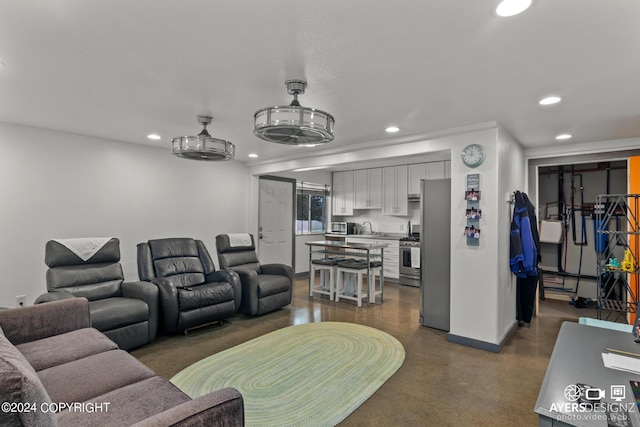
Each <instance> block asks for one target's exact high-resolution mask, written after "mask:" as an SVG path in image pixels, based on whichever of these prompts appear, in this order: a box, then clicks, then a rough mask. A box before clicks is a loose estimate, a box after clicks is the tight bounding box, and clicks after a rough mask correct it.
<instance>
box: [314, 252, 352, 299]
mask: <svg viewBox="0 0 640 427" xmlns="http://www.w3.org/2000/svg"><path fill="white" fill-rule="evenodd" d="M343 260H344V258H320V259H314V260H312V261H311V271H310V272H309V296H313V294H314V293H315V294H321V295H329V300H333V296H334V294H335V292H336V269H337V266H338V262H340V261H343ZM316 270H317V271H319V272H320V282H319V283H316ZM327 273H328V274H329V284H328V286H327Z"/></svg>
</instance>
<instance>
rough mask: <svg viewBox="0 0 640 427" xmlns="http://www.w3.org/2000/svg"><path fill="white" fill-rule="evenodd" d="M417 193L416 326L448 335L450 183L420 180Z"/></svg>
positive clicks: (446, 180)
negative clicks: (417, 323) (417, 307)
mask: <svg viewBox="0 0 640 427" xmlns="http://www.w3.org/2000/svg"><path fill="white" fill-rule="evenodd" d="M420 190H421V193H420V225H421V231H420V272H421V283H420V324H421V325H423V326H428V327H430V328H436V329H441V330H444V331H449V311H450V305H451V292H450V285H449V283H450V268H451V260H450V254H451V180H450V179H434V180H425V179H423V180H422V182H421V184H420ZM461 197H462V196H461Z"/></svg>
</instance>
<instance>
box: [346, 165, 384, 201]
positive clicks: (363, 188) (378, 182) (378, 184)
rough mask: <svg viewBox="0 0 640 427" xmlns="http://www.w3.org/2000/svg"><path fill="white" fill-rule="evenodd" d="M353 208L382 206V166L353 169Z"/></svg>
mask: <svg viewBox="0 0 640 427" xmlns="http://www.w3.org/2000/svg"><path fill="white" fill-rule="evenodd" d="M353 182H354V187H355V200H354V206H353V207H354V209H380V208H382V168H373V169H360V170H357V171H354V173H353Z"/></svg>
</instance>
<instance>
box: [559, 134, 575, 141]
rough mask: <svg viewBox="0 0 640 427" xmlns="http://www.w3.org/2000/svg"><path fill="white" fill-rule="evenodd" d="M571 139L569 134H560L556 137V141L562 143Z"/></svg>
mask: <svg viewBox="0 0 640 427" xmlns="http://www.w3.org/2000/svg"><path fill="white" fill-rule="evenodd" d="M572 137H573V135H571V134H570V133H561V134H560V135H558V136H556V139H557V140H559V141H562V140H564V139H571V138H572Z"/></svg>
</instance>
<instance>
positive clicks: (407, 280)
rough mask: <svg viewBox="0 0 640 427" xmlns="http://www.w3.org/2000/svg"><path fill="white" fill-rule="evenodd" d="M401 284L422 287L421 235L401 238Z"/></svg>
mask: <svg viewBox="0 0 640 427" xmlns="http://www.w3.org/2000/svg"><path fill="white" fill-rule="evenodd" d="M399 273H400V284H401V285H408V286H415V287H420V237H419V236H415V235H413V236H411V237H404V238H402V239H400V271H399Z"/></svg>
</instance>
